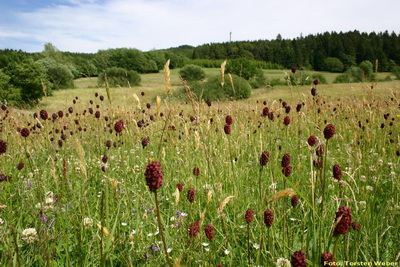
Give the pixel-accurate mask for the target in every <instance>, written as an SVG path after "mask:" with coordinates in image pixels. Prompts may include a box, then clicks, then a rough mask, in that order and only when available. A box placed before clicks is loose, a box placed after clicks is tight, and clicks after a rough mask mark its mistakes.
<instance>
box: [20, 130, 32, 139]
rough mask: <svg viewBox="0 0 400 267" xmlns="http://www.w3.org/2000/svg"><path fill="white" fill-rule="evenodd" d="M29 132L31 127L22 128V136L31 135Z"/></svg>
mask: <svg viewBox="0 0 400 267" xmlns="http://www.w3.org/2000/svg"><path fill="white" fill-rule="evenodd" d="M29 134H30V132H29V129H28V128H23V129H22V130H21V136H22V137H25V138H26V137H28V136H29Z"/></svg>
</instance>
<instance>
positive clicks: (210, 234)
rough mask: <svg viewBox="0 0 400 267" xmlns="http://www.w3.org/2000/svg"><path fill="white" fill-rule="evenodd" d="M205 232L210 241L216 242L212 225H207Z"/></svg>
mask: <svg viewBox="0 0 400 267" xmlns="http://www.w3.org/2000/svg"><path fill="white" fill-rule="evenodd" d="M204 232H205V234H206V237H207V238H208V239H209V240H214V235H215V231H214V226H212V225H211V224H207V225H206V228H205V229H204Z"/></svg>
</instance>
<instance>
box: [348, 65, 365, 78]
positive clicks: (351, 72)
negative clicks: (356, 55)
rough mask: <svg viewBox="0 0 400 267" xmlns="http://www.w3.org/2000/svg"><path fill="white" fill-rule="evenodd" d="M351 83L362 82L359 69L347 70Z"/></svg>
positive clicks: (361, 72)
mask: <svg viewBox="0 0 400 267" xmlns="http://www.w3.org/2000/svg"><path fill="white" fill-rule="evenodd" d="M347 73H348V75H349V77H350V78H351V81H352V82H361V81H362V80H363V70H362V69H361V68H359V67H356V66H353V67H351V68H350V69H348V70H347Z"/></svg>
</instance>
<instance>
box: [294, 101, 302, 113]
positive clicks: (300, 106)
mask: <svg viewBox="0 0 400 267" xmlns="http://www.w3.org/2000/svg"><path fill="white" fill-rule="evenodd" d="M302 107H303V105H302V104H300V103H299V104H297V106H296V111H297V112H300V110H301V108H302Z"/></svg>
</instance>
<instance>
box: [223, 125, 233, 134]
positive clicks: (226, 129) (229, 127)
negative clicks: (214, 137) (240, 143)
mask: <svg viewBox="0 0 400 267" xmlns="http://www.w3.org/2000/svg"><path fill="white" fill-rule="evenodd" d="M224 132H225V134H231V126H230V125H229V124H225V126H224Z"/></svg>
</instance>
